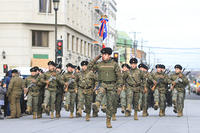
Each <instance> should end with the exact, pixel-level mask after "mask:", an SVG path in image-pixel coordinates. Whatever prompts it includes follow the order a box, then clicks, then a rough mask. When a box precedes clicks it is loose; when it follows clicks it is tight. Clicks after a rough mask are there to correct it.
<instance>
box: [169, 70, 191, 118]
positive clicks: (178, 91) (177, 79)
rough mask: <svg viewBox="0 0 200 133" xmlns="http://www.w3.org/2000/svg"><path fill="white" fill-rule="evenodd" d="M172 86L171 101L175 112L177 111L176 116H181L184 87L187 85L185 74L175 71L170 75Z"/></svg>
mask: <svg viewBox="0 0 200 133" xmlns="http://www.w3.org/2000/svg"><path fill="white" fill-rule="evenodd" d="M170 79H171V81H172V83H173V84H174V86H173V88H172V89H173V90H172V91H173V92H172V94H173V95H172V101H173V104H174V108H175V112H176V110H177V111H178V116H182V113H183V108H184V95H185V87H186V86H187V85H188V83H189V81H188V79H187V77H186V76H185V75H183V74H182V73H175V74H172V75H171V76H170Z"/></svg>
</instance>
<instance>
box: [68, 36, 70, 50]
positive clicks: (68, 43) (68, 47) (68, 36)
mask: <svg viewBox="0 0 200 133" xmlns="http://www.w3.org/2000/svg"><path fill="white" fill-rule="evenodd" d="M69 36H70V35H69V33H67V50H69Z"/></svg>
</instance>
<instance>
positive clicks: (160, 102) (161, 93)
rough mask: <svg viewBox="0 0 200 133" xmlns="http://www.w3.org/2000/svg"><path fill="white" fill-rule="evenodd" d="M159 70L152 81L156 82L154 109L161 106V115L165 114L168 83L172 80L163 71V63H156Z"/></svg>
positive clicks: (153, 88)
mask: <svg viewBox="0 0 200 133" xmlns="http://www.w3.org/2000/svg"><path fill="white" fill-rule="evenodd" d="M156 69H157V72H156V73H155V74H153V75H152V77H151V79H150V80H151V81H152V82H153V83H154V86H153V87H152V90H153V91H154V102H155V104H154V109H155V110H157V109H158V108H159V107H160V113H159V116H161V117H162V116H165V108H166V97H165V95H166V88H165V87H166V84H169V83H170V80H169V79H168V78H167V77H166V75H165V74H164V72H162V65H160V64H157V65H156Z"/></svg>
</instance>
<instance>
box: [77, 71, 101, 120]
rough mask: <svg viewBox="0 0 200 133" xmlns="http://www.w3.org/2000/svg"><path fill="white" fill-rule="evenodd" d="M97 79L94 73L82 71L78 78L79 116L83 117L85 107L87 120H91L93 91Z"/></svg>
mask: <svg viewBox="0 0 200 133" xmlns="http://www.w3.org/2000/svg"><path fill="white" fill-rule="evenodd" d="M96 80H97V78H96V75H95V74H94V73H93V71H88V70H86V71H81V72H80V73H78V74H77V76H76V85H77V88H78V114H79V116H82V109H83V108H84V105H85V113H86V120H87V121H88V120H89V117H90V113H91V105H92V99H93V89H94V87H95V82H96Z"/></svg>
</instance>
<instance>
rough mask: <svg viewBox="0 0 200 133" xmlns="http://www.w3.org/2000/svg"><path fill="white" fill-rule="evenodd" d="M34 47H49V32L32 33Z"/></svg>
mask: <svg viewBox="0 0 200 133" xmlns="http://www.w3.org/2000/svg"><path fill="white" fill-rule="evenodd" d="M32 46H34V47H48V46H49V32H48V31H32Z"/></svg>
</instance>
